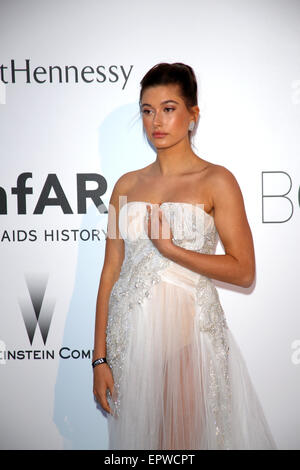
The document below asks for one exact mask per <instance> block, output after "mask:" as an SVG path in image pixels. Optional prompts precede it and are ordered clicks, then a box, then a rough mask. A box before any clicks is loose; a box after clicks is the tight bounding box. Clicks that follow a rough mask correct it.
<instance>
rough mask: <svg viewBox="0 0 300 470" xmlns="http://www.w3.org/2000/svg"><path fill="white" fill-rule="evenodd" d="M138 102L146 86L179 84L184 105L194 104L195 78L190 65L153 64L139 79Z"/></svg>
mask: <svg viewBox="0 0 300 470" xmlns="http://www.w3.org/2000/svg"><path fill="white" fill-rule="evenodd" d="M140 84H141V91H140V103H141V101H142V95H143V92H144V91H145V89H146V88H148V87H151V86H157V85H170V84H174V85H175V84H176V85H179V87H180V91H181V95H182V98H183V99H184V102H185V104H186V107H187V108H189V107H192V106H196V105H197V104H198V99H197V80H196V76H195V73H194V70H193V69H192V67H190V66H189V65H186V64H182V63H181V62H175V63H174V64H168V63H166V62H161V63H160V64H157V65H154V67H152V68H151V69H150V70H149V71H148V72H147V73H146V75H145V76H144V77H143V79H142V80H141V83H140Z"/></svg>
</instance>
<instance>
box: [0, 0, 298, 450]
mask: <svg viewBox="0 0 300 470" xmlns="http://www.w3.org/2000/svg"><path fill="white" fill-rule="evenodd" d="M299 15H300V2H299V1H297V0H288V1H286V0H252V1H251V2H250V1H241V0H219V1H218V0H211V1H210V2H206V1H204V0H185V1H184V2H183V1H178V0H166V1H165V2H161V1H160V0H152V1H151V2H147V3H146V2H143V1H140V0H139V1H137V0H131V1H130V2H124V1H121V0H116V1H115V2H112V3H111V4H109V3H108V2H104V1H102V0H98V1H96V0H87V1H85V2H81V1H79V0H77V1H71V0H63V1H58V0H55V1H51V2H50V1H45V0H40V1H37V0H25V1H16V0H13V1H11V0H1V1H0V44H1V46H0V74H1V75H0V142H1V147H0V152H1V174H0V249H1V267H0V282H1V293H0V294H1V313H0V315H1V317H0V380H1V387H0V422H1V431H0V433H1V444H0V446H1V448H2V449H64V448H65V449H106V448H107V427H106V418H105V416H104V415H103V414H102V412H101V410H100V409H99V408H98V407H97V405H96V403H95V401H94V398H93V394H92V370H91V364H90V363H91V353H92V348H93V328H94V314H95V302H96V295H97V288H98V282H99V277H100V273H101V269H102V263H103V255H104V247H105V242H104V233H103V232H102V230H101V229H104V230H106V223H107V214H105V213H100V212H99V211H98V209H97V208H96V204H97V203H98V204H99V197H100V196H101V194H103V197H102V201H103V202H104V203H105V204H106V205H108V202H109V198H110V194H111V191H112V188H113V185H114V183H115V181H116V180H117V178H118V177H119V176H120V175H121V174H123V173H125V172H127V171H130V170H133V169H136V168H140V167H143V166H145V165H146V164H147V163H150V162H151V161H153V160H154V158H155V154H154V153H153V151H152V150H151V149H150V147H149V146H148V145H147V143H146V141H145V139H144V137H143V132H142V126H141V120H140V118H139V113H138V95H139V82H140V80H141V78H142V77H143V75H144V74H145V73H146V71H147V70H148V69H149V68H150V67H151V66H153V65H154V64H156V63H158V62H161V61H167V62H175V61H176V62H177V61H180V62H185V63H187V64H190V65H191V66H192V67H193V68H194V70H195V72H196V74H197V77H198V81H199V88H200V90H199V103H200V112H201V119H200V125H199V127H198V133H197V136H196V139H195V146H196V152H197V153H198V155H199V156H201V157H202V158H204V159H206V160H209V161H211V162H213V163H216V164H220V165H223V166H225V167H226V168H228V169H229V170H230V171H232V173H233V174H234V175H235V176H236V178H237V180H238V182H239V184H240V187H241V189H242V192H243V195H244V200H245V206H246V211H247V215H248V219H249V223H250V226H251V229H252V233H253V238H254V242H255V251H256V263H257V275H256V280H255V283H254V284H253V286H251V288H249V289H243V288H239V287H236V286H233V285H229V284H224V283H221V282H216V285H217V287H218V291H219V294H220V298H221V302H222V305H223V308H224V311H225V314H226V317H227V320H228V323H229V326H230V328H231V330H232V332H233V334H234V336H235V338H236V340H237V342H238V344H239V346H240V348H241V350H242V352H243V354H244V357H245V360H246V362H247V365H248V368H249V371H250V374H251V378H252V381H253V383H254V385H255V388H256V390H257V393H258V395H259V397H260V400H261V402H262V406H263V409H264V411H265V414H266V417H267V419H268V422H269V424H270V427H271V429H272V432H273V434H274V438H275V440H276V442H277V445H278V447H279V448H280V449H299V448H300V429H299V422H300V403H299V390H300V387H299V385H300V378H299V373H300V321H299V313H300V312H299V261H300V259H299V229H300V211H299V209H300V207H299V205H300V196H299V183H300V172H299V169H300V163H299V161H300V159H299V123H300V59H299V58H300V30H299ZM55 66H56V67H57V68H53V67H55ZM68 66H69V67H70V66H73V68H70V69H69V75H67V74H66V67H68ZM97 68H98V69H97ZM100 175H101V176H102V178H101V177H100ZM77 182H78V185H77ZM106 185H107V187H106ZM25 188H27V189H25ZM30 188H31V189H30ZM85 196H86V208H85V206H84V201H85V199H84V198H85ZM89 196H92V197H89ZM263 196H265V197H263ZM269 196H273V197H269ZM274 196H277V197H274ZM93 198H94V199H93ZM78 202H79V207H78ZM217 252H219V253H221V252H223V248H222V245H221V244H219V245H218V248H217ZM37 318H38V322H37Z"/></svg>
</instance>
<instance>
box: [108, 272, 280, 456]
mask: <svg viewBox="0 0 300 470" xmlns="http://www.w3.org/2000/svg"><path fill="white" fill-rule="evenodd" d="M176 269H177V268H176V266H173V267H172V268H171V269H170V270H169V271H168V272H165V274H164V275H162V279H161V281H160V282H159V283H158V284H156V285H154V286H153V287H152V291H151V298H149V299H147V300H146V301H145V302H143V304H142V305H138V306H137V307H136V308H135V309H134V310H133V311H132V312H131V314H130V315H131V316H130V323H129V328H128V335H129V336H128V346H127V350H126V356H125V360H124V364H123V371H122V382H121V384H120V391H121V395H122V400H121V405H120V406H121V409H120V412H119V415H118V416H114V415H108V431H109V448H110V449H119V450H122V449H143V450H148V449H149V450H164V449H167V450H173V449H176V450H190V449H191V450H205V449H207V450H210V449H211V450H213V449H216V450H217V449H219V450H223V449H228V450H238V449H239V450H240V449H251V450H255V449H264V450H267V449H276V444H275V442H274V439H273V437H272V434H271V431H270V429H269V426H268V423H267V421H266V418H265V416H264V412H263V410H262V407H261V404H260V402H259V399H258V396H257V394H256V392H255V389H254V387H253V384H252V382H251V379H250V376H249V373H248V370H247V366H246V363H245V361H244V359H243V357H242V354H241V351H240V349H239V347H238V344H237V342H236V341H235V339H234V337H233V334H232V332H231V331H230V329H228V327H227V326H226V322H225V326H224V325H223V326H222V327H221V334H220V325H219V326H218V328H217V327H216V329H214V328H210V329H206V328H204V327H203V323H201V322H199V308H200V307H201V305H200V307H199V291H198V303H197V301H196V299H197V292H196V288H195V278H193V276H191V275H190V274H191V271H189V272H188V271H187V270H184V269H182V268H178V269H177V272H176ZM184 273H185V274H184ZM186 273H189V274H188V275H186ZM193 274H195V273H193ZM212 289H215V288H212ZM212 292H213V291H212ZM203 303H204V306H203V305H202V307H204V308H205V307H206V305H205V303H207V305H209V299H207V297H204V298H203ZM213 305H214V308H216V302H214V304H213ZM220 309H221V310H222V307H221V306H219V312H220ZM112 398H113V399H114V398H115V397H114V396H113V397H112ZM113 399H111V400H109V402H110V405H111V407H112V409H113V406H114V405H113V403H114V400H113Z"/></svg>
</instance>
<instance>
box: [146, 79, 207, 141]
mask: <svg viewBox="0 0 300 470" xmlns="http://www.w3.org/2000/svg"><path fill="white" fill-rule="evenodd" d="M198 112H199V109H198V106H194V107H193V108H191V110H189V109H188V108H187V107H186V104H185V102H184V100H183V98H182V97H181V96H180V88H179V85H176V84H174V85H157V86H153V87H149V88H146V89H145V91H144V93H143V95H142V101H141V113H142V116H143V125H144V129H145V131H146V133H147V137H148V139H149V140H150V142H152V144H153V145H154V146H155V147H156V148H157V149H163V148H168V147H172V146H174V145H176V144H178V143H179V142H181V141H182V140H184V139H187V142H188V143H189V135H188V126H189V123H190V122H191V121H194V122H195V123H196V120H197V117H198Z"/></svg>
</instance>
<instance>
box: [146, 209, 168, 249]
mask: <svg viewBox="0 0 300 470" xmlns="http://www.w3.org/2000/svg"><path fill="white" fill-rule="evenodd" d="M147 212H148V226H147V234H148V237H149V238H150V240H151V241H152V243H153V244H154V245H155V246H156V248H157V249H158V250H159V251H160V253H161V254H162V255H164V256H168V254H169V253H170V250H172V247H173V246H174V244H173V241H172V238H173V234H172V231H171V229H170V226H169V224H168V221H167V219H166V217H165V216H164V214H163V212H162V210H161V208H160V207H159V205H158V204H154V205H153V206H152V207H151V206H149V205H147Z"/></svg>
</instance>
